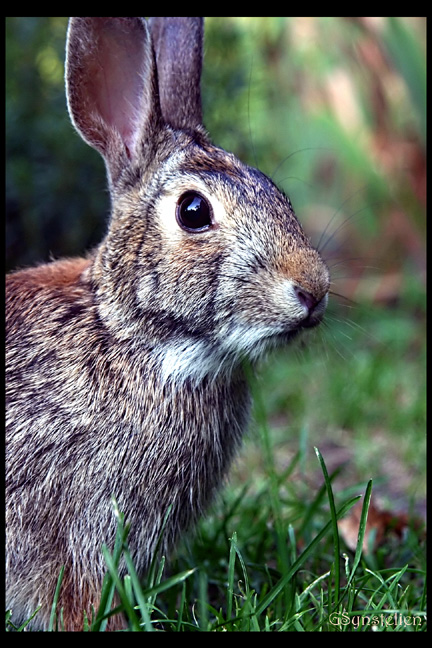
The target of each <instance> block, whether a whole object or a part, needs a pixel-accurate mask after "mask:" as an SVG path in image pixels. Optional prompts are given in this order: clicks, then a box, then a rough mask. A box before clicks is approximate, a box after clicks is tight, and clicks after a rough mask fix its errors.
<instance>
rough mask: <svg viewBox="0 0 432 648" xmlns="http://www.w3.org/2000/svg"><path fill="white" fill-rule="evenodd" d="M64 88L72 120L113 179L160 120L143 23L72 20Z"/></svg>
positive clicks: (146, 32)
mask: <svg viewBox="0 0 432 648" xmlns="http://www.w3.org/2000/svg"><path fill="white" fill-rule="evenodd" d="M66 85H67V96H68V107H69V112H70V115H71V119H72V121H73V123H74V125H75V126H76V128H77V130H78V131H79V133H80V134H81V135H82V137H83V138H84V139H85V140H86V142H87V143H88V144H90V145H91V146H93V147H94V148H96V149H97V150H98V151H99V152H100V153H101V154H102V155H103V157H104V158H105V161H106V163H107V166H108V170H109V172H110V175H111V179H115V177H116V175H117V174H118V173H119V172H120V170H121V169H122V168H123V167H124V165H125V164H127V163H128V161H129V160H130V159H133V158H134V156H135V155H136V154H137V153H138V148H139V146H140V144H141V137H142V134H143V130H144V128H145V127H146V126H150V122H152V125H153V127H154V126H155V124H156V123H157V121H158V119H160V106H159V99H158V92H157V81H156V74H155V62H154V55H153V50H152V45H151V38H150V34H149V31H148V27H147V23H146V21H145V20H144V19H143V18H71V19H70V23H69V30H68V39H67V58H66Z"/></svg>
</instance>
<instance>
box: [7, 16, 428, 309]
mask: <svg viewBox="0 0 432 648" xmlns="http://www.w3.org/2000/svg"><path fill="white" fill-rule="evenodd" d="M66 28H67V19H66V18H23V17H18V18H7V19H6V99H7V101H6V121H7V151H6V153H7V173H6V190H7V191H6V193H7V200H6V228H7V230H6V234H7V257H6V265H7V268H8V269H10V268H13V267H17V266H23V265H28V264H32V263H35V262H37V261H41V260H47V259H49V258H50V257H52V256H53V257H59V256H61V255H70V254H81V253H83V252H84V251H85V250H88V249H89V248H91V246H92V245H94V244H96V243H97V241H98V240H100V238H101V236H102V234H103V231H104V228H105V224H106V219H107V217H108V214H109V196H108V193H107V190H106V181H105V170H104V165H103V162H102V160H101V158H100V157H99V155H98V154H97V153H96V152H95V151H93V150H92V149H90V148H89V147H88V146H87V145H86V144H85V143H84V142H82V141H81V139H80V137H79V136H77V135H76V134H75V133H74V131H73V128H72V126H71V124H70V121H69V117H68V115H67V109H66V101H65V96H64V82H63V65H64V46H65V36H66ZM425 49H426V44H425V19H424V18H298V17H297V18H219V17H216V18H208V19H206V35H205V62H204V74H203V102H204V121H205V125H206V127H207V128H208V130H209V132H210V134H211V136H212V139H213V140H214V142H215V143H216V144H218V145H220V146H222V147H224V148H226V149H228V150H231V151H233V152H234V153H236V154H237V155H238V156H239V157H240V158H241V159H243V160H244V161H245V162H247V163H250V164H252V165H254V166H258V167H259V168H260V169H262V170H263V171H264V172H265V173H267V174H268V175H270V176H272V177H273V178H274V180H275V181H276V182H277V183H278V184H279V186H281V187H282V188H283V189H284V190H285V191H286V192H287V193H288V195H289V196H290V198H291V200H292V202H293V204H294V207H295V208H296V211H297V213H298V215H299V217H300V220H301V221H302V222H303V223H304V224H305V227H306V229H307V231H308V232H309V233H310V234H311V236H312V239H313V241H314V242H315V243H318V242H319V244H320V248H321V249H322V250H323V254H324V256H325V258H326V259H327V260H328V262H329V264H330V266H331V268H332V270H333V276H334V279H335V281H336V280H337V279H339V283H335V287H334V288H335V291H336V292H342V293H343V294H345V295H349V296H350V297H354V298H355V299H356V300H358V299H360V300H361V299H363V298H366V299H367V300H370V299H372V300H375V299H376V300H378V301H381V300H384V301H387V300H388V301H390V302H391V301H392V300H394V299H397V297H398V296H399V295H400V294H401V293H403V292H407V291H408V290H409V291H410V290H411V289H412V279H411V280H409V281H408V283H407V276H408V275H409V276H411V278H412V277H413V276H414V277H415V278H418V279H419V280H420V281H419V282H418V281H417V284H416V285H417V288H420V292H421V290H422V286H423V280H424V272H425V245H424V239H425V227H426V219H425V204H426V198H425V193H426V190H425V188H426V172H425V167H426V161H425V157H426V156H425V132H426V116H425V115H426V109H425V104H426V73H425V69H426V63H425ZM321 234H322V235H323V236H322V238H321V240H320V235H321ZM355 260H356V261H355ZM341 264H343V269H342V266H341ZM371 267H373V270H371ZM367 268H369V270H368V272H366V270H367ZM342 275H343V276H342ZM407 285H409V289H408V288H407Z"/></svg>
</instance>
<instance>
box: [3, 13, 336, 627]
mask: <svg viewBox="0 0 432 648" xmlns="http://www.w3.org/2000/svg"><path fill="white" fill-rule="evenodd" d="M203 29H204V27H203V20H202V19H201V18H150V19H148V20H147V19H144V18H139V17H135V18H133V17H132V18H131V17H129V18H119V17H115V18H106V17H99V18H97V17H90V18H71V19H70V21H69V26H68V33H67V46H66V50H67V51H66V74H65V76H66V91H67V102H68V110H69V114H70V117H71V120H72V123H73V124H74V126H75V128H76V130H77V131H78V133H79V134H80V135H81V137H82V138H83V139H84V140H85V141H86V142H87V143H88V144H89V145H90V146H92V147H93V148H95V149H96V150H97V151H99V153H100V154H101V155H102V157H103V159H104V161H105V165H106V171H107V178H108V185H109V191H110V196H111V215H110V220H109V223H108V225H107V232H106V235H105V237H104V238H103V240H102V241H101V243H100V244H99V245H98V246H97V247H96V248H95V249H94V250H93V251H91V252H90V253H88V254H87V256H85V257H83V258H77V259H61V260H56V261H52V262H50V263H46V264H42V265H39V266H37V267H34V268H27V269H21V270H17V271H14V272H12V273H11V274H9V275H8V276H7V289H6V300H7V329H6V334H7V374H6V398H7V444H6V452H7V491H6V497H7V517H6V525H7V606H8V608H10V609H12V613H13V616H12V620H15V622H18V623H20V622H22V621H24V620H25V619H27V618H29V616H30V615H31V614H32V613H33V612H34V611H35V609H36V608H37V607H39V606H40V610H39V612H38V613H37V614H36V616H35V617H34V619H33V622H32V626H31V627H32V628H33V629H39V630H46V629H47V627H48V623H49V617H50V609H51V605H52V600H53V596H54V591H55V587H56V582H57V578H58V575H59V572H60V569H61V567H62V566H64V578H63V583H62V588H61V592H60V598H59V602H58V611H59V610H60V608H63V619H64V627H65V629H66V630H70V631H79V630H82V629H83V622H84V613H85V614H86V615H87V617H88V618H91V614H92V606H93V609H97V606H98V603H99V598H100V590H101V583H102V578H103V574H104V573H105V571H106V566H105V564H104V560H103V557H102V554H101V546H102V544H103V543H105V544H106V545H108V546H109V547H112V546H113V544H114V540H115V534H116V517H115V512H114V509H113V506H112V500H111V498H112V496H115V498H116V500H117V503H118V508H119V509H120V511H122V512H124V514H125V519H126V520H127V521H129V522H130V524H131V529H130V535H129V537H128V543H129V547H130V551H131V555H132V558H133V560H134V561H135V565H136V567H137V570H138V572H139V575H140V576H141V577H144V576H145V574H146V572H147V570H148V568H149V564H150V562H151V560H152V558H153V556H154V554H155V552H156V551H157V547H158V546H159V545H158V540H160V537H162V542H161V543H160V549H159V550H160V552H161V553H163V554H164V555H167V556H169V555H171V554H172V552H173V551H174V549H175V547H176V543H177V542H178V540H179V538H181V537H183V536H184V534H185V533H186V532H187V531H188V530H189V529H191V528H193V526H194V523H195V522H196V521H197V519H198V518H199V517H200V516H201V515H202V514H203V512H205V510H206V508H207V506H208V504H209V503H210V502H211V501H212V499H213V498H214V495H215V493H216V492H217V491H218V489H220V487H221V486H222V484H223V482H224V479H225V477H226V475H227V471H228V468H229V466H230V463H231V461H232V459H233V457H234V455H235V453H236V451H237V449H238V448H239V445H240V441H241V438H242V435H243V434H244V432H245V430H246V428H247V426H248V422H249V418H250V409H251V404H250V400H251V397H250V392H249V387H248V384H247V379H246V373H245V364H244V363H245V360H247V361H248V362H249V363H251V364H252V366H255V364H256V363H257V362H258V361H259V359H260V358H261V357H262V356H263V355H264V354H265V353H266V352H267V351H268V350H270V349H272V348H277V347H279V346H280V345H284V344H287V343H289V342H290V341H291V340H292V339H294V338H295V337H296V336H297V335H298V334H299V333H301V332H302V331H304V330H305V329H310V328H312V327H314V326H316V325H318V324H319V323H320V321H321V320H322V318H323V315H324V312H325V310H326V305H327V301H328V295H329V288H330V275H329V270H328V267H327V265H326V264H325V262H324V261H323V259H322V258H321V257H320V255H319V253H318V251H316V250H315V249H314V248H313V247H312V245H311V243H310V241H309V239H308V238H307V236H306V235H305V233H304V231H303V229H302V227H301V225H300V223H299V221H298V220H297V217H296V215H295V213H294V210H293V207H292V205H291V203H290V201H289V199H288V198H287V196H286V195H284V194H283V193H282V192H281V191H280V190H279V189H278V188H277V187H276V186H275V184H274V183H273V182H272V181H271V180H270V179H269V178H268V177H267V176H265V175H264V174H263V173H261V172H260V171H258V170H256V169H254V168H251V167H249V166H246V165H245V164H243V163H242V162H240V161H239V160H238V159H237V158H236V157H235V156H234V155H233V154H232V153H229V152H226V151H225V150H222V149H221V148H218V147H217V146H215V145H213V144H212V143H211V141H210V139H209V136H208V134H207V132H206V130H205V128H204V126H203V123H202V121H203V120H202V108H201V91H200V76H201V68H202V50H203ZM168 511H169V514H168V517H167V520H166V524H165V526H164V529H163V533H162V534H161V531H162V526H163V523H164V519H165V517H166V514H167V512H168ZM116 623H117V621H116V620H115V619H114V620H113V622H112V625H111V628H115V627H117V626H116ZM118 623H120V624H122V623H124V621H118Z"/></svg>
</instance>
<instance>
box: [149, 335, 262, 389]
mask: <svg viewBox="0 0 432 648" xmlns="http://www.w3.org/2000/svg"><path fill="white" fill-rule="evenodd" d="M274 333H275V331H274V330H270V329H268V328H267V327H256V326H254V327H250V326H245V325H243V326H241V325H239V326H236V327H235V328H234V329H233V330H232V331H231V332H230V333H228V334H226V335H225V336H224V337H223V341H222V342H220V343H217V344H214V345H211V344H210V343H209V342H207V341H196V340H192V339H189V338H183V339H182V340H180V341H178V342H171V343H164V344H163V345H160V346H158V347H156V349H155V350H154V354H155V355H156V357H157V362H158V364H159V366H160V373H161V378H162V380H163V381H168V380H173V381H175V382H178V383H182V382H185V381H186V380H192V381H193V382H200V381H202V380H204V379H205V378H209V379H210V380H215V379H216V378H220V377H221V376H227V377H229V376H230V374H231V373H232V371H233V369H235V367H236V366H238V364H239V363H240V361H241V360H242V358H245V357H247V358H249V359H250V360H252V361H254V360H257V359H258V358H260V357H261V356H262V355H264V353H265V352H266V351H267V350H268V348H269V347H270V346H271V342H269V340H270V338H271V335H272V334H274Z"/></svg>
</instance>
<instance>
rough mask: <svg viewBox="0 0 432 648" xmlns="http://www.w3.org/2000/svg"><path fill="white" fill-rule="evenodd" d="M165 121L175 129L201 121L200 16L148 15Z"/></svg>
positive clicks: (185, 127) (184, 127) (201, 40)
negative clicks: (151, 16) (150, 16)
mask: <svg viewBox="0 0 432 648" xmlns="http://www.w3.org/2000/svg"><path fill="white" fill-rule="evenodd" d="M149 25H150V31H151V35H152V41H153V45H154V49H155V53H156V62H157V71H158V83H159V98H160V105H161V109H162V114H163V118H164V120H165V121H166V122H167V123H168V124H170V125H171V126H172V127H174V128H180V129H190V128H192V129H194V128H196V127H197V126H200V125H201V124H202V108H201V89H200V81H201V69H202V51H203V33H204V21H203V18H184V17H181V18H150V19H149Z"/></svg>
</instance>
